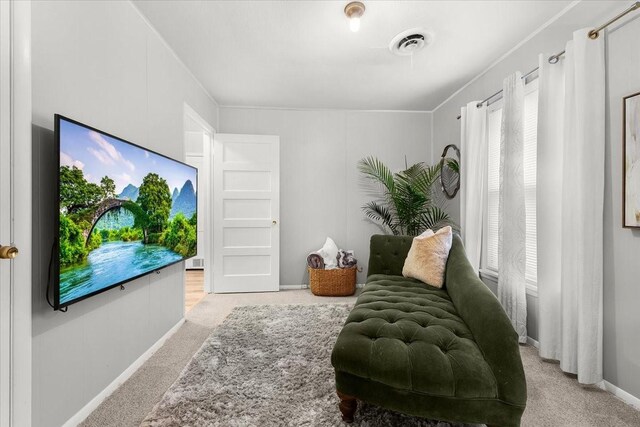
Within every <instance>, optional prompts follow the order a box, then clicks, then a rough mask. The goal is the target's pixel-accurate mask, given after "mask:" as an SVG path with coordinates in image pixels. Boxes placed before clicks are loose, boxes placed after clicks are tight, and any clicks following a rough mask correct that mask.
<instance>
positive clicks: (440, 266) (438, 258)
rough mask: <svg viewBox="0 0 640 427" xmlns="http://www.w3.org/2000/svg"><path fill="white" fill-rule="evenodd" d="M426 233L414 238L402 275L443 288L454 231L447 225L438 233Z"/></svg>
mask: <svg viewBox="0 0 640 427" xmlns="http://www.w3.org/2000/svg"><path fill="white" fill-rule="evenodd" d="M428 231H431V230H428ZM425 233H426V232H425ZM425 233H423V234H422V235H420V236H417V237H414V238H413V241H412V242H411V249H409V254H408V255H407V259H405V261H404V267H403V268H402V275H403V276H404V277H411V278H413V279H418V280H420V281H422V282H424V283H426V284H427V285H431V286H434V287H436V288H442V286H443V285H444V275H445V270H446V267H447V258H449V251H450V250H451V243H452V241H453V231H452V230H451V227H449V226H446V227H443V228H441V229H440V230H438V232H437V233H433V231H432V232H431V234H430V235H429V234H427V235H425Z"/></svg>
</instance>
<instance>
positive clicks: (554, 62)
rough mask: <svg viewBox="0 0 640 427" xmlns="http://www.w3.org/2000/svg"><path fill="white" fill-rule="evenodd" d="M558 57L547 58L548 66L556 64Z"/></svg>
mask: <svg viewBox="0 0 640 427" xmlns="http://www.w3.org/2000/svg"><path fill="white" fill-rule="evenodd" d="M559 59H560V57H559V56H558V55H551V56H550V57H549V64H557V63H558V60H559Z"/></svg>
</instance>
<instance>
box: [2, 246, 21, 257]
mask: <svg viewBox="0 0 640 427" xmlns="http://www.w3.org/2000/svg"><path fill="white" fill-rule="evenodd" d="M17 256H18V248H16V247H14V246H2V245H0V259H14V258H15V257H17Z"/></svg>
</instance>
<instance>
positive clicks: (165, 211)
mask: <svg viewBox="0 0 640 427" xmlns="http://www.w3.org/2000/svg"><path fill="white" fill-rule="evenodd" d="M137 203H138V204H139V205H140V207H141V208H142V210H143V211H144V212H145V213H146V214H147V217H148V218H149V231H150V232H152V233H161V232H162V231H163V230H164V228H165V227H166V226H167V222H168V221H169V214H170V213H171V203H172V202H171V192H170V191H169V186H168V185H167V181H165V180H164V179H163V178H161V177H159V176H158V175H157V174H155V173H150V174H148V175H147V176H145V177H144V179H143V180H142V185H140V194H139V195H138V200H137Z"/></svg>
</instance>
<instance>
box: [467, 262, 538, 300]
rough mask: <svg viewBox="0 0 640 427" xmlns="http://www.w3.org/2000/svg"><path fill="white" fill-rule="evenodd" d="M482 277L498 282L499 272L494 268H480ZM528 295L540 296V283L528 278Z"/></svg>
mask: <svg viewBox="0 0 640 427" xmlns="http://www.w3.org/2000/svg"><path fill="white" fill-rule="evenodd" d="M480 278H482V279H489V280H491V281H492V282H496V283H498V273H497V272H496V271H494V270H489V269H486V268H481V269H480ZM527 295H529V296H532V297H535V298H538V285H537V284H536V283H534V282H531V281H529V280H527Z"/></svg>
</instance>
